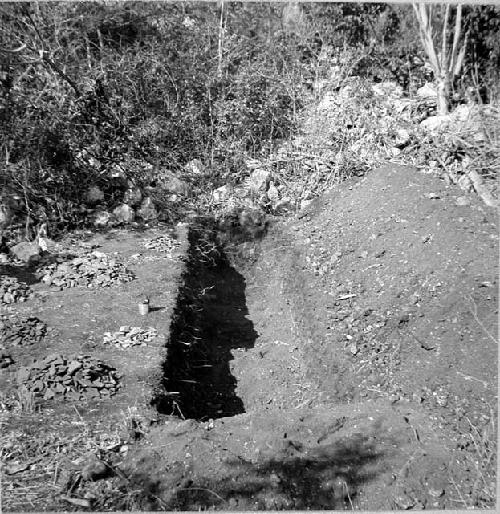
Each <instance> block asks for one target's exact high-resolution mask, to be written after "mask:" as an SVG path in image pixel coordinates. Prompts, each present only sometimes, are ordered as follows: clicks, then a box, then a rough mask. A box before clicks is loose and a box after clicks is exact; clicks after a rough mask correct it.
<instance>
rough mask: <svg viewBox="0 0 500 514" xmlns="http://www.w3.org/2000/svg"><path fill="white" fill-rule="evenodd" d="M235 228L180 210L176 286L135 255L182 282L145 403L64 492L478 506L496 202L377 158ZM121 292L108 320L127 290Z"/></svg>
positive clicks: (494, 286)
mask: <svg viewBox="0 0 500 514" xmlns="http://www.w3.org/2000/svg"><path fill="white" fill-rule="evenodd" d="M235 232H236V233H237V237H234V236H235V234H232V243H229V244H225V246H224V247H221V246H220V245H219V244H218V242H220V241H221V240H224V241H227V240H228V238H227V237H224V235H222V236H221V234H217V231H216V230H215V228H214V225H213V223H211V221H210V220H202V219H198V220H194V221H193V222H192V224H191V226H190V229H189V238H188V239H189V241H188V242H186V251H185V254H186V259H185V263H184V264H183V267H182V268H181V267H179V268H175V270H176V271H175V273H179V274H180V273H181V272H182V278H181V279H180V281H179V282H178V284H179V286H178V287H177V286H176V287H175V288H172V284H173V283H177V282H175V281H176V280H178V278H175V277H176V275H175V273H174V272H172V273H173V274H172V273H171V275H170V276H166V275H165V272H164V271H162V270H164V268H165V266H163V267H162V265H161V264H158V266H159V267H158V268H154V267H143V268H142V273H143V278H142V282H144V283H146V282H145V281H149V282H147V287H156V290H159V288H161V287H165V286H167V284H170V286H169V287H170V290H171V291H174V290H175V291H176V300H175V304H173V305H170V307H168V308H167V309H166V311H165V312H164V313H163V314H162V312H161V311H160V312H156V313H152V314H153V315H154V316H156V318H154V320H153V321H155V323H156V324H157V328H159V329H162V327H163V325H162V323H163V324H165V323H167V322H168V323H169V329H168V334H167V331H165V330H164V333H166V334H167V341H166V345H165V348H164V351H163V352H159V353H157V354H155V355H156V356H155V357H153V358H154V359H156V361H155V362H156V363H157V364H158V363H160V364H161V366H162V367H161V369H160V371H159V372H158V369H157V366H156V364H155V366H156V367H155V366H153V365H151V366H150V368H149V369H153V368H154V369H156V372H155V374H154V378H153V377H152V378H151V379H150V381H149V382H148V381H145V382H148V383H153V386H152V387H149V388H147V389H146V391H147V393H139V392H138V393H137V403H138V404H141V405H145V404H146V403H148V401H147V400H146V399H145V397H144V394H150V395H151V397H150V398H149V401H150V403H151V405H150V408H151V409H154V411H155V414H154V415H151V414H149V418H148V419H149V423H144V424H143V425H141V426H140V430H136V432H135V433H134V434H132V435H133V436H134V437H132V438H131V439H130V440H129V441H128V443H127V452H126V454H125V456H124V458H122V459H120V462H116V463H115V464H113V465H112V466H111V465H110V468H111V469H112V470H113V473H111V474H110V475H111V476H108V477H104V478H102V479H101V480H100V482H99V483H100V484H101V485H100V486H99V487H97V486H96V483H97V482H92V483H91V482H89V483H88V484H87V483H85V481H83V482H80V483H79V485H78V487H76V486H75V487H74V488H73V489H72V490H71V491H70V492H67V496H69V495H71V494H72V495H73V497H75V498H92V501H93V503H92V508H93V509H94V510H112V509H114V510H117V509H118V510H121V509H130V508H132V509H135V510H200V509H202V510H205V509H212V510H213V509H215V510H231V511H237V510H242V511H243V510H245V511H248V510H325V509H326V510H343V509H347V510H350V509H361V510H391V509H394V510H401V509H402V510H409V509H424V508H425V509H443V508H447V509H465V508H468V507H474V506H475V507H490V508H492V507H493V506H494V502H495V497H496V440H497V433H496V419H497V362H498V356H497V344H498V338H497V329H498V327H497V318H498V267H497V266H498V219H497V213H496V212H495V210H493V209H490V208H488V207H485V206H484V205H483V204H482V203H481V202H480V200H479V199H478V198H476V197H475V196H474V195H472V194H471V195H465V196H464V193H463V192H462V191H461V190H460V189H458V188H457V187H455V186H449V185H446V184H445V183H444V182H443V181H440V180H439V179H437V178H435V177H434V176H431V175H427V174H423V173H421V172H420V171H418V170H416V169H414V168H410V167H402V166H396V165H393V164H391V165H387V166H385V167H382V168H381V169H379V170H375V171H372V172H371V173H369V174H367V175H366V176H365V177H364V178H363V179H360V180H357V181H352V182H349V183H344V184H341V185H339V186H338V187H336V188H335V189H333V190H331V191H330V192H328V193H327V194H325V195H324V196H322V197H321V198H319V199H317V200H316V201H315V202H314V203H313V204H311V205H310V206H309V207H308V208H307V209H306V210H303V211H301V212H300V213H299V214H298V215H296V216H294V217H290V218H286V219H274V220H270V223H269V226H268V227H267V233H266V234H263V233H261V231H260V230H259V231H256V230H254V229H253V228H252V227H250V228H246V227H239V232H238V230H236V229H235ZM255 236H258V237H255ZM130 251H132V250H130ZM179 266H180V265H179ZM135 271H137V270H135ZM161 273H163V275H161ZM142 282H141V284H142ZM132 284H134V282H131V283H129V284H127V285H126V286H123V287H124V289H125V290H126V291H131V290H132V289H131V288H133V286H132ZM147 287H146V288H145V289H146V290H147ZM127 288H128V289H127ZM139 292H141V291H139ZM82 294H83V293H82ZM85 294H88V292H86V293H85ZM115 300H116V302H115V303H110V300H109V299H108V302H106V301H104V304H106V305H108V311H101V312H100V314H99V315H100V316H102V317H103V319H104V318H105V319H108V320H109V317H112V316H114V315H115V314H116V311H117V310H118V309H121V308H122V307H123V305H124V301H125V300H126V301H127V302H129V303H130V298H128V297H126V294H125V296H124V297H123V298H122V299H120V298H115ZM28 303H29V302H28ZM91 310H92V309H91ZM94 311H95V309H94ZM93 316H94V317H95V316H97V314H93ZM131 316H133V314H132V311H130V312H129V311H125V312H124V313H123V315H122V318H123V319H129V318H130V317H131ZM39 317H41V316H39ZM72 319H74V318H72ZM90 321H92V320H87V319H86V317H85V314H84V313H82V319H81V321H80V322H81V324H82V326H85V327H87V328H86V330H88V327H89V326H91V325H90V324H89V323H90ZM127 324H134V323H132V322H128V323H127ZM153 326H154V324H153ZM68 330H69V328H68ZM69 336H70V334H69V333H68V334H66V338H68V337H69ZM94 350H95V349H94ZM117 355H118V354H117ZM119 355H121V358H123V359H125V360H126V359H127V358H128V359H129V360H130V353H129V354H123V352H122V353H121V354H119ZM110 357H111V356H110ZM137 358H138V359H140V360H141V362H142V360H143V356H142V354H138V356H137ZM118 364H119V363H118ZM128 365H130V363H129V364H126V363H123V365H122V367H124V368H125V369H126V366H128ZM137 365H138V364H137ZM135 382H136V380H135V378H134V377H133V376H132V377H130V378H129V381H128V382H127V384H126V386H125V388H124V389H123V390H122V391H121V392H120V393H118V395H117V399H121V400H122V401H121V403H120V402H119V405H120V406H121V407H122V408H124V407H125V405H126V403H127V402H128V405H129V406H131V405H132V404H134V401H135V397H136V393H135V392H134V391H135V389H134V388H136V387H137V386H136V385H134V383H135ZM127 390H128V391H129V392H128V393H127ZM141 391H142V390H141ZM141 394H142V396H141ZM120 395H122V396H120ZM110 402H113V400H111V401H108V402H106V401H105V402H104V403H102V405H103V406H104V408H109V405H110ZM68 405H69V404H68ZM107 406H108V407H107ZM94 408H96V407H94ZM102 408H103V407H101V410H102ZM67 410H69V407H67ZM110 412H111V413H113V412H114V411H113V409H111V411H110ZM144 412H146V411H144ZM148 412H149V411H148ZM81 414H82V416H83V417H84V419H87V418H85V415H86V413H85V412H83V410H82V411H81ZM68 415H69V414H68ZM87 415H88V416H90V418H91V417H92V413H89V414H87ZM96 416H99V414H96ZM101 417H102V416H101ZM143 417H144V416H143ZM90 418H89V419H90ZM136 428H137V427H136ZM9 429H10V430H13V428H12V422H11V425H9ZM103 484H105V485H103ZM90 490H92V491H93V495H94V496H92V495H89V494H87V495H86V491H87V492H88V491H90ZM4 497H5V493H4ZM61 505H62V504H59V505H58V506H56V507H54V504H52V505H47V506H46V507H51V508H52V509H54V508H56V509H59V510H60V509H61V508H68V503H66V504H64V507H62V506H61ZM75 505H76V504H75V503H73V504H71V503H70V504H69V506H70V508H72V509H74V510H75V509H77V508H78V505H76V506H75ZM21 507H22V510H33V506H30V505H29V504H27V503H25V504H23V505H21ZM35 507H38V508H39V507H40V505H35ZM11 510H12V509H11ZM14 510H16V509H14ZM18 510H20V509H18Z"/></svg>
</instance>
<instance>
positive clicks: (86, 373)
mask: <svg viewBox="0 0 500 514" xmlns="http://www.w3.org/2000/svg"><path fill="white" fill-rule="evenodd" d="M119 379H120V375H119V374H118V373H117V371H116V370H115V369H114V368H112V367H110V366H108V365H107V364H105V363H103V362H102V361H100V360H99V359H96V358H95V357H91V356H90V355H78V356H77V357H75V358H70V357H64V356H63V355H59V354H52V355H49V356H47V357H45V358H43V359H39V360H37V361H35V362H33V363H32V364H31V365H29V366H24V367H22V368H20V369H19V371H18V372H17V381H18V384H19V386H21V385H24V386H25V387H26V388H27V389H28V390H29V391H31V392H33V393H35V396H38V397H41V398H43V399H44V400H50V399H52V398H55V397H61V398H64V399H66V400H83V399H85V398H109V397H110V396H113V395H114V394H115V393H116V392H117V390H118V389H119V388H120V383H119Z"/></svg>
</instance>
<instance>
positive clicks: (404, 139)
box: [395, 128, 411, 148]
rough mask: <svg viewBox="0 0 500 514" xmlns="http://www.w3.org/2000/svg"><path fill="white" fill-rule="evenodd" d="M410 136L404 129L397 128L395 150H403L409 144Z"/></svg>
mask: <svg viewBox="0 0 500 514" xmlns="http://www.w3.org/2000/svg"><path fill="white" fill-rule="evenodd" d="M410 139H411V136H410V133H409V132H408V131H407V130H406V129H404V128H399V129H397V130H396V141H395V143H396V147H397V148H403V147H404V146H406V145H407V144H408V143H409V142H410Z"/></svg>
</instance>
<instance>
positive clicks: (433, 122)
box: [420, 114, 452, 132]
mask: <svg viewBox="0 0 500 514" xmlns="http://www.w3.org/2000/svg"><path fill="white" fill-rule="evenodd" d="M451 121H452V118H451V116H450V115H449V114H444V115H440V116H429V118H427V119H425V120H423V121H422V122H421V123H420V126H421V127H422V128H424V129H425V130H427V131H429V132H439V131H441V130H444V129H445V128H446V127H447V126H448V125H449V124H450V122H451Z"/></svg>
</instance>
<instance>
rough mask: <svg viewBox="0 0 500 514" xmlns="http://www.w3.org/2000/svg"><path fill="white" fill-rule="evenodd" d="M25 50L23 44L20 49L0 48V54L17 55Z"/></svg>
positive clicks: (24, 44)
mask: <svg viewBox="0 0 500 514" xmlns="http://www.w3.org/2000/svg"><path fill="white" fill-rule="evenodd" d="M25 48H26V43H23V44H22V45H21V46H20V47H18V48H14V49H12V50H10V49H9V48H0V52H3V53H5V54H18V53H19V52H22V51H23V50H24V49H25Z"/></svg>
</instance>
